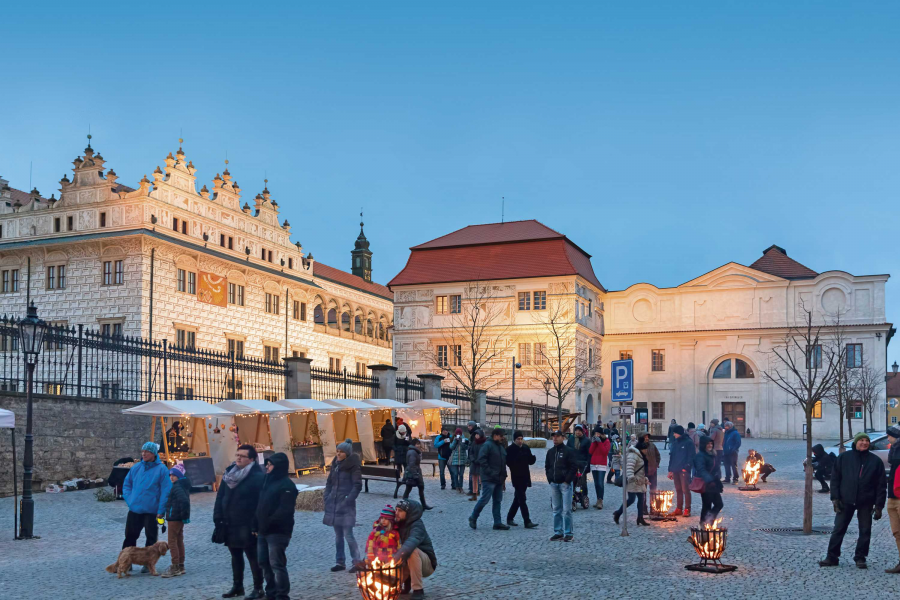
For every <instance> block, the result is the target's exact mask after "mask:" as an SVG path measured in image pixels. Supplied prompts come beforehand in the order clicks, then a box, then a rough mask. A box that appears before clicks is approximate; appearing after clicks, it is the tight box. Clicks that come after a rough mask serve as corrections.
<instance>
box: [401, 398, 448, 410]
mask: <svg viewBox="0 0 900 600" xmlns="http://www.w3.org/2000/svg"><path fill="white" fill-rule="evenodd" d="M406 408H412V409H415V410H425V409H426V408H439V409H441V410H458V409H459V407H458V406H457V405H455V404H453V403H452V402H445V401H443V400H413V401H412V402H410V403H409V404H407V405H406Z"/></svg>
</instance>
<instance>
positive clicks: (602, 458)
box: [588, 427, 610, 510]
mask: <svg viewBox="0 0 900 600" xmlns="http://www.w3.org/2000/svg"><path fill="white" fill-rule="evenodd" d="M609 447H610V441H609V438H608V437H606V434H605V433H604V430H603V428H602V427H595V428H594V435H593V437H592V438H591V445H590V447H589V448H588V452H589V453H590V455H591V467H590V468H591V477H592V478H593V479H594V492H595V493H596V494H597V502H596V504H594V508H596V509H597V510H603V492H604V486H603V482H604V480H605V479H606V471H607V469H608V468H609V462H608V461H609Z"/></svg>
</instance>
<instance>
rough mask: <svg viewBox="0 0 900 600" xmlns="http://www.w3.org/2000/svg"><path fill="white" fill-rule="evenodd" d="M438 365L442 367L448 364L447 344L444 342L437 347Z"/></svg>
mask: <svg viewBox="0 0 900 600" xmlns="http://www.w3.org/2000/svg"><path fill="white" fill-rule="evenodd" d="M437 366H439V367H441V368H445V367H446V366H447V346H446V345H444V344H442V345H440V346H438V347H437Z"/></svg>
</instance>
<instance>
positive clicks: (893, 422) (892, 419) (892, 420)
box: [891, 417, 897, 425]
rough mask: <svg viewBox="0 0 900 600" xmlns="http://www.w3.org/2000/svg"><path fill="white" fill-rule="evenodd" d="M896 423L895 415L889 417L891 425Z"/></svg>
mask: <svg viewBox="0 0 900 600" xmlns="http://www.w3.org/2000/svg"><path fill="white" fill-rule="evenodd" d="M896 424H897V417H891V425H896Z"/></svg>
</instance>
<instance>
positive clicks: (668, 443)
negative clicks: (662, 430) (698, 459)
mask: <svg viewBox="0 0 900 600" xmlns="http://www.w3.org/2000/svg"><path fill="white" fill-rule="evenodd" d="M677 425H678V423H676V422H675V419H672V422H671V423H669V431H668V432H667V433H666V443H665V444H663V450H665V449H666V448H668V447H669V446H671V445H672V442H674V441H675V436H674V435H672V432H673V431H674V430H675V427H676V426H677Z"/></svg>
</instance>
